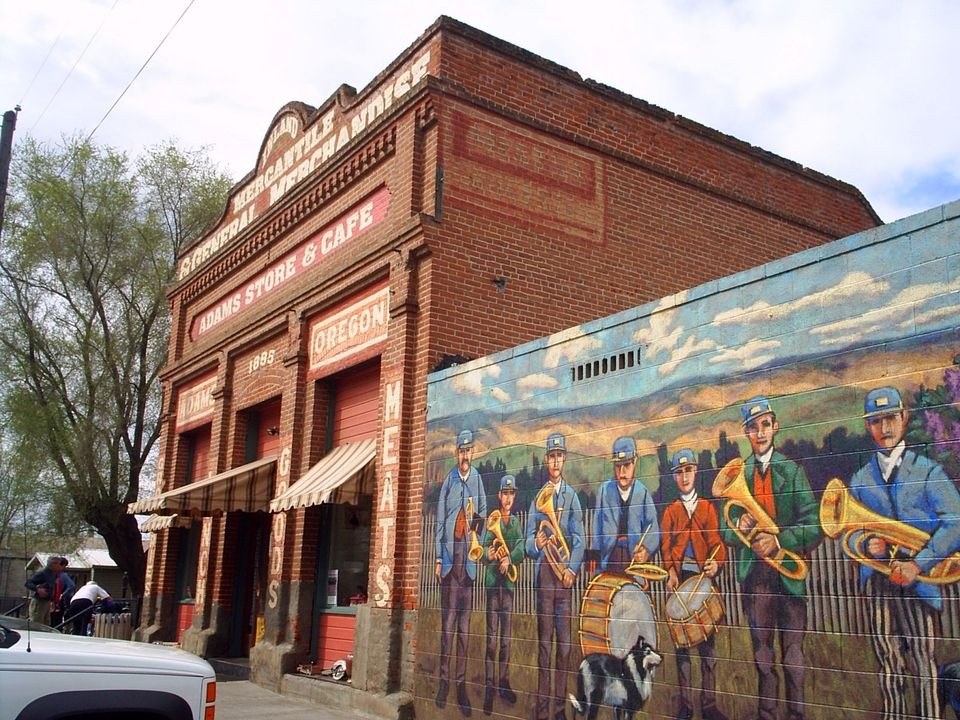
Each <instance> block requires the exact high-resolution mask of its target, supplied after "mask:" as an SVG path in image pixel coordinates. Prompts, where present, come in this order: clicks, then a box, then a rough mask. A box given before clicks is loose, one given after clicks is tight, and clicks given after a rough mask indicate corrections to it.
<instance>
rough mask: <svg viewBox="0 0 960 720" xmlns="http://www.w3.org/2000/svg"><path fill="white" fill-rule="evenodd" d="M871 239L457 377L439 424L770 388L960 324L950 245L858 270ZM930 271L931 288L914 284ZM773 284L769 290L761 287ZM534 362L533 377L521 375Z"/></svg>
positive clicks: (583, 329)
mask: <svg viewBox="0 0 960 720" xmlns="http://www.w3.org/2000/svg"><path fill="white" fill-rule="evenodd" d="M944 232H946V231H945V230H944ZM867 237H868V235H867V234H864V235H862V236H861V235H857V236H853V237H851V238H849V239H848V240H847V241H843V242H841V243H838V244H834V245H831V246H830V252H831V253H836V256H835V257H833V258H830V259H829V261H828V262H819V263H814V262H813V261H814V260H815V259H816V258H817V257H819V255H818V251H816V250H814V251H808V252H805V253H800V254H798V255H795V256H793V257H792V258H788V259H787V260H786V261H781V262H777V263H771V264H770V265H767V266H761V267H759V268H754V269H753V270H751V271H748V272H747V273H742V274H740V275H736V276H733V277H731V278H727V279H725V280H721V281H719V282H714V283H709V284H707V285H704V286H701V287H699V288H695V289H693V290H690V291H686V292H683V293H679V294H677V295H674V296H671V297H668V298H665V299H663V300H661V301H659V302H656V303H653V304H650V305H646V306H642V307H639V308H635V309H632V310H628V311H625V312H622V313H619V314H617V315H614V316H611V317H608V318H605V319H604V320H602V321H597V322H594V323H588V324H585V325H582V326H577V327H574V328H570V329H568V330H565V331H563V332H560V333H557V334H555V335H553V336H550V337H548V338H543V339H541V340H539V341H536V342H534V343H530V344H528V345H524V346H521V347H519V348H516V349H514V350H513V351H508V353H505V354H499V355H494V356H491V358H489V360H490V362H489V363H484V364H478V365H477V367H475V368H472V369H470V370H469V371H468V372H466V373H463V374H461V375H459V376H457V377H456V378H455V380H454V385H455V388H456V390H457V391H458V392H457V395H455V396H452V395H446V396H443V397H437V396H431V398H430V414H431V417H432V418H434V419H435V420H436V419H439V418H442V417H450V416H454V415H464V414H469V413H471V412H479V413H480V414H484V415H486V414H489V413H497V414H499V415H500V417H502V418H507V417H508V416H509V415H510V413H511V412H513V411H515V410H517V411H518V410H521V409H522V410H524V411H538V412H540V413H541V414H553V413H558V412H562V411H564V410H569V409H575V408H584V407H590V406H596V405H599V404H603V403H605V402H616V401H618V400H619V399H621V398H624V397H642V396H644V395H645V394H649V393H654V392H658V391H662V390H665V389H669V388H671V387H672V388H681V387H690V386H696V385H698V384H702V383H708V382H709V381H710V380H711V379H714V378H725V377H731V376H741V377H743V376H744V375H746V376H749V375H750V373H755V374H756V377H757V378H758V380H757V382H758V383H759V382H761V380H760V378H761V376H762V372H763V371H769V370H771V368H775V367H777V366H781V365H786V364H788V363H794V362H796V361H798V360H801V359H803V358H807V357H821V358H822V357H830V356H836V355H838V354H841V353H843V352H844V351H845V350H850V349H851V348H862V347H867V346H882V345H883V344H884V343H886V342H890V341H895V340H897V339H899V338H903V337H909V336H913V335H914V334H915V333H916V332H917V331H918V330H919V331H920V332H922V333H936V332H938V331H942V330H946V329H949V328H951V327H954V326H955V325H956V317H957V308H958V304H960V272H958V270H960V268H956V267H951V266H950V265H951V262H953V261H951V260H949V259H947V258H943V257H942V256H943V255H946V254H947V249H946V248H947V247H948V246H949V244H950V242H951V240H950V239H949V238H948V237H946V236H944V237H942V238H937V237H936V236H934V238H932V239H931V240H929V241H926V242H924V243H921V244H918V245H916V246H912V249H911V252H912V253H913V254H914V256H915V257H916V260H917V265H920V266H921V269H918V267H917V266H914V267H913V268H912V270H900V271H897V272H889V271H886V272H885V269H886V268H888V267H890V265H891V263H890V253H891V251H892V248H891V247H890V245H889V243H879V244H876V245H873V246H871V247H865V248H862V249H860V250H859V251H858V253H857V261H856V265H855V266H853V267H851V266H850V265H849V264H848V261H847V259H846V256H845V255H844V253H843V252H842V251H843V248H844V243H847V244H849V245H851V246H856V245H860V244H863V243H864V241H865V238H867ZM941 240H942V242H941ZM952 242H955V239H954V240H953V241H952ZM791 268H792V269H793V270H792V272H789V273H788V272H786V270H788V269H791ZM921 272H922V277H923V282H915V278H916V277H918V276H919V273H921ZM775 274H776V276H775V277H769V276H773V275H775ZM764 277H767V278H768V279H767V281H766V282H765V283H763V284H761V283H753V282H750V281H751V279H757V280H759V279H762V278H764ZM771 286H774V287H775V290H771ZM723 288H729V289H727V290H723ZM715 290H721V291H720V292H716V293H714V291H715ZM708 295H709V299H708V300H706V301H705V302H692V301H693V300H696V299H698V298H703V297H705V296H708ZM601 329H603V332H597V331H598V330H601ZM544 348H545V352H543V353H542V354H538V353H537V352H536V351H538V350H541V349H544ZM637 348H639V349H640V356H641V360H640V366H639V368H638V369H637V370H636V371H633V372H627V373H623V374H620V373H613V374H610V375H609V376H607V377H600V378H594V379H593V380H592V381H590V382H582V383H575V384H574V383H572V382H571V367H575V366H577V365H578V364H580V363H583V362H586V361H587V360H591V361H592V360H593V359H597V358H602V357H606V356H610V355H613V354H616V353H620V352H623V351H624V350H630V349H637ZM524 363H525V364H527V365H528V366H529V367H528V369H527V371H526V372H520V371H517V370H515V369H514V368H515V367H521V368H522V367H523V365H522V364H524ZM516 364H519V365H516ZM743 399H745V398H728V399H727V404H734V403H736V402H738V401H740V400H743ZM718 401H719V402H721V403H722V402H723V399H719V400H718Z"/></svg>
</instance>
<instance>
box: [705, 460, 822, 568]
mask: <svg viewBox="0 0 960 720" xmlns="http://www.w3.org/2000/svg"><path fill="white" fill-rule="evenodd" d="M713 496H714V497H717V498H726V500H727V502H726V503H725V504H724V506H723V517H724V519H725V520H726V521H727V525H728V526H729V527H730V529H731V530H733V532H734V533H735V534H736V536H737V537H738V538H740V542H742V543H743V544H744V545H746V546H747V547H750V545H751V544H752V543H753V539H754V538H755V537H756V535H757V533H760V532H765V533H770V534H771V535H779V534H780V528H779V527H777V523H776V522H775V521H774V519H773V518H772V517H770V515H769V514H768V513H767V511H766V510H764V509H763V507H762V506H761V505H760V503H758V502H757V501H756V499H755V498H754V497H753V495H751V494H750V490H749V489H747V481H746V478H744V475H743V460H742V459H740V458H734V459H733V460H731V461H730V462H728V463H727V464H726V465H724V466H723V468H722V469H721V470H720V472H719V473H718V474H717V479H716V480H714V481H713ZM733 506H737V507H741V508H743V509H744V510H745V511H746V512H748V513H750V514H751V515H752V516H753V518H754V520H756V521H757V523H756V525H754V526H753V527H752V528H750V531H749V532H747V533H744V532H743V531H741V530H740V528H738V527H737V525H736V523H734V522H733V521H732V520H731V519H730V508H731V507H733ZM762 559H763V561H764V562H765V563H767V564H768V565H770V566H771V567H773V568H774V569H775V570H776V571H777V572H778V573H780V574H781V575H783V576H784V577H786V578H790V579H791V580H803V579H804V578H805V577H807V563H806V561H805V560H804V559H803V558H802V557H800V556H799V555H798V554H797V553H795V552H791V551H790V550H787V549H786V548H780V549H779V550H778V551H777V554H776V555H774V556H773V557H765V558H762Z"/></svg>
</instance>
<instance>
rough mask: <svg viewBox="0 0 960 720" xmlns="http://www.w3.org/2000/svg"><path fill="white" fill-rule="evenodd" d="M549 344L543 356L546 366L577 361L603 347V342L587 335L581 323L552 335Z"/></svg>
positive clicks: (550, 366) (551, 366)
mask: <svg viewBox="0 0 960 720" xmlns="http://www.w3.org/2000/svg"><path fill="white" fill-rule="evenodd" d="M549 345H550V347H549V348H548V349H547V352H546V354H545V355H544V358H543V366H544V367H546V368H556V367H559V366H560V364H561V363H563V362H566V363H567V364H573V363H576V362H577V360H578V359H581V358H585V357H587V356H589V355H592V354H593V352H594V351H596V350H599V349H600V348H601V347H603V343H601V342H600V341H599V340H597V339H596V338H593V337H588V336H586V335H585V333H584V331H583V328H582V327H581V326H579V325H578V326H576V327H572V328H570V329H569V330H564V331H563V332H559V333H556V334H554V335H551V336H550V340H549Z"/></svg>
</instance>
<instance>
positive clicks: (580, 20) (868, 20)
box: [0, 0, 960, 220]
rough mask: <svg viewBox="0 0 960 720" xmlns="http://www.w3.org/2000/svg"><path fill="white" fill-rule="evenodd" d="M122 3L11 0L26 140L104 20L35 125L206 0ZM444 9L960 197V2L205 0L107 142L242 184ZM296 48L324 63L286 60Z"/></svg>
mask: <svg viewBox="0 0 960 720" xmlns="http://www.w3.org/2000/svg"><path fill="white" fill-rule="evenodd" d="M114 4H115V3H113V0H44V1H43V2H23V0H0V67H3V69H4V71H3V73H0V96H2V97H4V98H7V102H8V103H9V104H8V106H7V107H12V106H13V104H14V103H17V102H20V103H21V104H22V105H23V106H24V112H23V113H22V114H21V117H20V120H19V122H18V131H17V132H18V135H20V134H22V133H23V132H24V131H30V130H31V128H32V127H33V123H34V122H35V121H36V120H37V118H38V115H39V113H40V112H41V110H42V109H43V108H44V106H45V105H46V104H47V103H48V102H49V101H50V100H51V98H53V96H54V93H55V92H56V91H57V87H58V85H59V84H60V83H61V81H62V80H63V79H64V77H65V76H66V72H67V71H68V70H69V68H70V67H71V66H72V65H73V63H74V62H75V61H76V60H77V58H78V57H79V54H80V52H81V51H82V50H83V48H84V45H85V44H86V43H87V42H88V41H89V40H90V38H91V37H92V36H93V34H94V32H95V31H96V30H97V27H98V26H99V25H100V23H101V21H104V24H103V28H102V29H101V30H100V31H99V33H98V34H97V36H96V38H95V39H94V41H93V42H92V43H91V47H90V49H89V51H88V52H87V53H86V55H85V56H84V59H83V61H82V62H81V63H80V65H78V67H77V70H76V71H74V73H73V75H72V76H71V77H70V79H69V81H67V82H66V83H65V84H64V86H63V88H62V89H61V90H60V91H59V92H58V93H57V95H56V98H55V99H54V101H53V103H52V104H51V106H50V110H49V111H48V112H47V114H46V115H45V117H44V120H43V122H42V123H40V124H39V125H38V126H37V127H36V130H35V132H36V134H37V135H38V138H39V139H41V140H45V141H48V140H56V139H57V138H58V137H59V136H60V135H61V133H71V132H73V131H75V130H78V129H86V130H90V129H92V127H93V126H94V124H95V123H96V122H97V120H99V119H100V117H101V116H102V115H103V114H104V113H105V112H106V110H107V108H108V107H109V106H110V104H111V103H112V102H113V101H114V100H115V99H116V98H117V97H118V96H119V94H120V91H121V90H122V89H123V87H124V86H125V85H126V83H127V82H129V81H130V80H131V79H132V78H133V76H134V74H135V73H136V70H137V69H138V68H139V66H140V65H141V64H142V63H143V62H144V61H145V60H146V59H147V56H148V55H149V53H150V52H151V51H152V50H153V48H154V47H156V45H157V43H158V42H159V40H160V39H161V37H162V36H163V34H164V33H165V32H166V31H167V30H169V29H170V28H171V27H172V25H173V22H174V20H175V19H176V18H177V16H178V15H179V13H180V12H181V9H182V6H184V5H185V4H186V3H183V4H172V3H120V4H119V5H117V6H116V8H115V9H113V5H114ZM441 13H446V14H452V15H453V16H455V17H457V18H459V19H460V20H463V21H464V22H466V23H468V24H471V25H474V26H475V27H477V28H479V29H480V30H482V31H485V32H488V33H490V34H492V35H494V36H497V37H500V38H503V39H504V40H506V41H508V42H512V43H515V44H517V45H519V46H521V47H523V48H525V49H527V50H530V51H531V52H533V53H534V54H536V55H540V56H542V57H544V58H547V59H549V60H552V61H555V62H557V63H560V64H561V65H565V66H567V67H569V68H571V69H572V70H574V71H576V72H578V73H580V75H581V76H582V77H584V78H594V79H596V80H598V81H599V82H601V83H604V84H606V85H609V86H611V87H614V88H617V89H619V90H622V91H623V92H625V93H628V94H630V95H633V96H635V97H638V98H640V99H643V100H646V101H648V102H650V103H653V104H655V105H659V106H661V107H663V108H666V109H667V110H669V111H672V112H675V113H677V114H679V115H683V116H685V117H688V118H691V119H693V120H695V121H697V122H699V123H702V124H704V125H706V126H708V127H712V128H716V129H717V130H719V131H720V132H723V133H728V134H731V135H733V136H735V137H737V138H740V139H742V140H744V141H746V142H748V143H750V144H752V145H756V146H759V147H762V148H764V149H766V150H769V151H771V152H773V153H776V154H779V155H782V156H783V157H786V158H789V159H791V160H795V161H796V162H798V163H799V164H801V165H804V166H807V167H811V168H814V169H816V170H818V171H820V172H822V173H825V174H827V175H830V176H833V177H836V178H839V179H840V180H843V181H845V182H849V183H851V184H853V185H854V186H856V187H857V188H859V189H860V190H861V191H862V192H863V194H864V195H865V196H866V198H867V199H868V200H869V201H871V202H872V203H873V205H874V207H875V208H876V209H877V211H878V212H879V214H880V215H881V216H882V217H883V218H885V219H886V220H893V219H896V218H898V217H901V216H903V215H905V214H909V213H912V212H917V211H919V210H923V209H926V208H928V207H931V206H933V205H936V204H939V203H942V202H947V201H950V200H954V199H956V198H957V197H960V133H957V132H956V128H957V127H958V126H960V93H956V92H949V91H948V90H945V88H946V89H949V88H950V87H952V86H953V85H952V83H953V80H954V74H955V73H954V67H953V64H952V63H950V62H948V61H947V60H946V59H949V58H950V57H953V56H954V55H955V54H956V53H955V43H956V28H957V27H960V3H956V2H954V1H953V0H927V1H926V2H911V3H883V4H882V12H878V11H877V4H876V2H875V0H846V1H845V2H842V3H837V2H834V1H831V0H808V1H807V2H799V3H798V2H786V1H785V0H770V1H768V2H749V1H746V0H732V1H730V2H723V3H705V2H699V3H697V2H694V3H690V2H681V3H676V2H666V1H663V0H660V1H656V0H651V1H650V2H644V3H637V2H629V1H627V0H619V1H612V2H609V3H605V4H602V5H598V6H597V7H595V8H591V12H583V6H582V3H579V2H573V1H572V0H553V1H552V2H549V3H548V2H545V1H544V0H531V1H530V2H525V3H516V2H508V1H507V0H491V1H490V2H486V3H457V4H456V5H455V6H452V5H451V4H450V3H449V2H443V1H442V0H421V2H418V3H416V4H413V5H411V4H409V3H408V4H399V3H391V2H386V1H385V0H370V1H369V2H366V3H341V4H338V5H330V6H328V5H327V4H323V3H308V2H303V1H301V2H283V3H278V4H277V7H276V8H275V9H274V11H272V12H268V13H263V12H261V13H251V12H248V11H245V10H244V9H243V8H242V7H241V6H240V5H238V4H237V3H235V2H228V1H227V0H205V1H204V2H202V3H195V4H194V5H193V6H192V7H191V8H190V10H189V11H188V12H187V13H186V15H185V16H184V18H183V20H182V21H181V22H180V24H179V25H178V26H177V27H176V28H175V29H174V30H173V31H172V33H171V35H170V38H169V39H168V40H167V41H166V43H165V44H164V46H163V47H162V48H161V49H160V51H159V52H158V53H157V54H156V55H155V56H154V57H153V59H152V60H151V61H150V63H149V64H148V66H147V67H146V69H145V70H144V72H143V73H142V74H141V75H140V77H139V78H137V80H136V81H135V82H134V83H133V86H132V87H131V88H130V91H129V92H128V93H127V94H126V95H125V96H124V98H123V99H122V100H121V102H120V103H119V104H118V105H117V107H116V108H115V109H114V111H113V112H112V113H111V116H110V118H109V119H108V121H107V122H106V123H105V124H104V126H103V127H102V128H101V130H100V131H98V139H99V140H101V141H102V142H107V143H110V144H112V145H114V146H117V147H120V148H121V149H123V150H126V151H128V152H130V153H131V155H137V154H139V153H140V151H141V149H142V148H143V147H146V146H148V145H153V144H157V143H158V142H160V141H161V140H163V139H165V138H167V137H171V136H174V135H176V136H178V137H180V138H181V139H182V140H183V142H184V143H185V144H187V145H188V146H190V147H198V146H201V145H213V146H214V148H213V150H214V157H215V159H216V160H217V161H218V162H220V163H222V164H224V165H226V166H228V167H230V169H231V171H232V173H233V174H234V176H235V177H236V178H237V179H239V177H240V176H241V175H242V174H244V173H246V172H247V171H248V170H250V169H252V167H253V161H254V160H255V157H256V152H257V150H258V149H259V146H260V142H261V140H262V139H263V136H264V134H265V132H266V130H267V124H268V123H269V121H270V119H271V118H272V117H273V115H274V113H275V112H276V111H277V110H279V109H280V107H281V106H282V105H284V104H285V103H286V102H288V101H291V100H303V101H305V102H308V103H310V104H312V105H319V104H320V103H322V102H323V101H324V100H325V99H326V98H328V97H329V96H330V95H331V94H332V93H333V92H334V91H335V90H336V88H337V87H338V86H339V85H340V84H341V83H349V84H351V85H354V86H355V87H357V88H358V89H359V88H362V87H363V86H365V85H366V84H367V83H369V82H370V81H372V80H373V78H375V77H376V75H377V74H378V73H379V72H380V71H381V70H382V69H383V68H385V67H386V66H387V65H388V64H389V63H390V62H391V61H392V60H393V59H394V58H395V57H397V55H399V54H400V53H401V52H402V51H403V49H404V48H405V47H407V46H408V45H409V43H411V42H413V41H414V40H415V39H416V38H417V37H419V36H420V34H421V33H422V32H423V31H424V30H425V29H426V28H427V27H428V26H429V25H430V24H431V23H432V22H433V21H434V20H435V19H436V18H437V17H438V16H439V15H440V14H441ZM354 27H362V28H363V33H361V34H357V33H353V32H348V29H349V28H354ZM317 28H320V29H321V30H320V31H319V32H318V30H317ZM237 48H251V49H252V50H251V52H238V51H237ZM291 48H292V49H295V50H296V51H297V52H299V53H301V54H305V55H304V56H308V55H311V53H312V55H311V56H316V57H322V58H323V62H301V63H292V62H285V61H284V58H286V57H287V56H288V55H289V52H290V49H291ZM51 49H52V52H51V55H50V60H49V61H48V62H46V63H44V58H45V56H46V54H47V52H48V51H51ZM758 58H762V62H758V60H757V59H758ZM38 70H39V71H40V72H39V73H38ZM35 75H36V80H35V81H34V76H35ZM891 108H896V111H895V112H892V111H891ZM4 109H5V108H4ZM224 118H229V122H227V123H225V122H224Z"/></svg>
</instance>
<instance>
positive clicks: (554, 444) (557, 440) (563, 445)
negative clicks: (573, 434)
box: [547, 433, 567, 453]
mask: <svg viewBox="0 0 960 720" xmlns="http://www.w3.org/2000/svg"><path fill="white" fill-rule="evenodd" d="M557 450H559V451H560V452H562V453H566V452H567V441H566V439H565V438H564V437H563V435H561V434H560V433H552V434H551V435H550V436H549V437H548V438H547V452H548V453H551V452H556V451H557Z"/></svg>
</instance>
